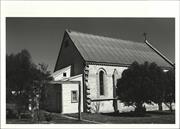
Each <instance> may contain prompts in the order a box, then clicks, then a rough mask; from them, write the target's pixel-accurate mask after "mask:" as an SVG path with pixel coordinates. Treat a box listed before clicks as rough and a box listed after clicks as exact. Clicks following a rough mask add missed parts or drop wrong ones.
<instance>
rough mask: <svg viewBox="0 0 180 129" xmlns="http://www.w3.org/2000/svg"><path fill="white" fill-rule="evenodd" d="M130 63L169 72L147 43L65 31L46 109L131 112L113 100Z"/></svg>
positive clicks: (169, 65) (166, 62) (163, 59)
mask: <svg viewBox="0 0 180 129" xmlns="http://www.w3.org/2000/svg"><path fill="white" fill-rule="evenodd" d="M134 61H137V62H138V63H140V64H143V63H144V62H146V61H148V62H155V63H156V64H157V65H158V66H160V67H161V68H162V69H164V70H168V69H171V68H173V63H172V62H171V61H170V60H168V59H167V58H166V57H165V56H164V55H163V54H161V53H160V52H159V51H158V50H157V49H155V48H154V47H153V46H152V45H151V44H150V43H149V42H148V41H147V40H145V42H142V43H138V42H133V41H128V40H121V39H115V38H109V37H104V36H98V35H93V34H86V33H81V32H76V31H72V30H66V31H65V33H64V37H63V40H62V43H61V47H60V51H59V55H58V58H57V61H56V65H55V69H54V73H53V74H52V77H53V78H54V81H53V82H52V83H51V86H48V88H47V89H48V95H47V96H48V97H49V98H48V104H47V109H48V110H49V111H55V112H61V113H77V112H78V108H80V109H81V112H91V113H94V112H113V111H115V110H118V111H120V112H122V111H130V110H133V107H126V106H124V105H123V103H121V101H120V100H117V96H116V82H117V79H119V78H121V75H122V72H123V71H124V70H125V69H127V68H128V66H129V65H131V64H132V63H133V62H134ZM79 103H81V104H79ZM78 106H80V107H78ZM147 107H148V108H147V109H149V110H153V109H154V108H157V106H152V105H147Z"/></svg>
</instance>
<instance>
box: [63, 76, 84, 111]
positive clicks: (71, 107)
mask: <svg viewBox="0 0 180 129" xmlns="http://www.w3.org/2000/svg"><path fill="white" fill-rule="evenodd" d="M69 81H80V82H81V112H83V83H82V75H79V76H76V77H74V78H73V77H71V78H70V79H69ZM73 90H77V91H78V97H79V86H78V84H74V83H69V84H62V108H63V109H62V113H78V102H77V103H72V102H71V91H73Z"/></svg>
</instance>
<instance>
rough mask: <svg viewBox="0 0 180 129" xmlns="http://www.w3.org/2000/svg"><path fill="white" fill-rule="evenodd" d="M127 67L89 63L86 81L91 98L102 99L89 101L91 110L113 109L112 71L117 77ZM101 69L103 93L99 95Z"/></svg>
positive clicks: (108, 110) (106, 110) (105, 110)
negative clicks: (102, 72) (101, 72)
mask: <svg viewBox="0 0 180 129" xmlns="http://www.w3.org/2000/svg"><path fill="white" fill-rule="evenodd" d="M125 69H127V67H116V66H103V65H89V76H88V83H89V87H90V97H91V100H103V101H93V102H91V112H97V110H98V112H111V111H114V109H113V101H112V100H111V99H113V98H114V97H113V73H114V70H116V71H117V76H118V78H121V74H122V72H123V71H124V70H125ZM100 70H103V71H104V73H105V76H104V93H105V94H104V95H103V96H101V95H100V91H99V90H100V88H99V87H100V86H99V71H100Z"/></svg>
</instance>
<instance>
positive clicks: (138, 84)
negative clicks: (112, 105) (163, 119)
mask: <svg viewBox="0 0 180 129" xmlns="http://www.w3.org/2000/svg"><path fill="white" fill-rule="evenodd" d="M117 87H118V90H117V91H118V96H119V98H120V99H121V100H122V101H123V102H125V103H126V104H127V105H135V107H136V110H140V109H142V104H143V103H152V102H154V103H156V104H158V106H159V110H162V103H163V102H164V103H166V104H167V105H168V104H169V107H170V110H172V107H171V105H172V102H174V101H175V75H174V71H172V70H170V71H168V72H167V73H165V72H164V71H163V69H162V68H161V67H159V66H158V65H157V64H156V63H148V62H145V63H144V64H138V63H137V62H134V63H132V65H130V66H129V68H128V69H127V70H125V71H124V72H123V73H122V78H121V79H119V80H118V82H117ZM138 108H139V109H138Z"/></svg>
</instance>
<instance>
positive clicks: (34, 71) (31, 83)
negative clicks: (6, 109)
mask: <svg viewBox="0 0 180 129" xmlns="http://www.w3.org/2000/svg"><path fill="white" fill-rule="evenodd" d="M47 68H48V66H47V65H45V64H43V63H41V64H39V65H38V66H37V65H35V64H34V63H33V62H32V60H31V55H30V53H29V52H28V51H27V50H22V51H21V52H19V53H17V54H15V55H14V54H10V55H6V82H7V84H6V86H7V90H6V93H7V96H6V98H7V100H8V101H10V100H11V101H14V103H16V105H17V107H18V115H19V116H20V113H21V112H22V111H23V110H27V109H28V106H29V104H30V102H29V101H30V100H31V103H33V102H34V100H35V99H36V97H37V96H40V94H42V93H43V92H42V90H43V88H44V87H43V86H44V84H45V83H47V81H49V80H50V79H51V78H50V77H49V75H50V72H49V71H48V70H47ZM12 91H13V94H12ZM41 96H42V95H41ZM42 100H44V99H42ZM38 104H39V103H38ZM32 105H33V104H32ZM36 106H37V103H36Z"/></svg>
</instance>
